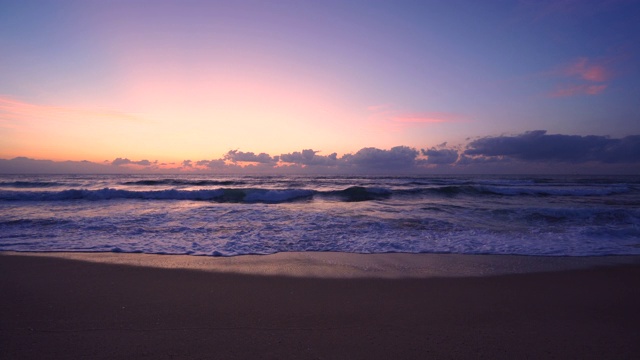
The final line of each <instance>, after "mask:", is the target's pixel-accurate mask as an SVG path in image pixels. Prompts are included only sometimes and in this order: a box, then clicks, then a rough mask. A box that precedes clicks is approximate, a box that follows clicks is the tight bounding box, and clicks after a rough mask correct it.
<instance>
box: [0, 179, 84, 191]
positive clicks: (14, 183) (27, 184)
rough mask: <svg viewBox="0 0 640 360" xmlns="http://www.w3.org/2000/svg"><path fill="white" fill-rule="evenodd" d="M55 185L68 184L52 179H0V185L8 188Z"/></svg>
mask: <svg viewBox="0 0 640 360" xmlns="http://www.w3.org/2000/svg"><path fill="white" fill-rule="evenodd" d="M56 186H69V184H68V183H59V182H54V181H0V187H9V188H21V189H29V188H48V187H56ZM72 186H78V185H77V184H73V185H72Z"/></svg>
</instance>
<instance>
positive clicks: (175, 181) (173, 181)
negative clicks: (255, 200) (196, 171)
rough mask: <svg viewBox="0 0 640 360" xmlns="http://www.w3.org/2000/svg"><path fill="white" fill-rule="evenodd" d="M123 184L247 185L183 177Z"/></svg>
mask: <svg viewBox="0 0 640 360" xmlns="http://www.w3.org/2000/svg"><path fill="white" fill-rule="evenodd" d="M120 184H121V185H137V186H229V185H245V184H246V182H245V181H239V180H181V179H160V180H137V181H126V182H122V183H120Z"/></svg>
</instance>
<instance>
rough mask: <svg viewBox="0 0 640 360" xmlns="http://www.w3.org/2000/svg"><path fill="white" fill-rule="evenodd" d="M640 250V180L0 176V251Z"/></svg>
mask: <svg viewBox="0 0 640 360" xmlns="http://www.w3.org/2000/svg"><path fill="white" fill-rule="evenodd" d="M9 250H11V251H81V252H125V253H151V254H188V255H208V256H235V255H244V254H272V253H277V252H292V251H337V252H349V253H388V252H404V253H457V254H518V255H548V256H603V255H638V254H640V177H639V176H397V177H396V176H214V175H170V176H168V175H39V176H33V175H4V176H0V251H9Z"/></svg>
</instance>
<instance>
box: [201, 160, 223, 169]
mask: <svg viewBox="0 0 640 360" xmlns="http://www.w3.org/2000/svg"><path fill="white" fill-rule="evenodd" d="M196 165H197V166H201V167H206V168H209V169H212V170H221V169H224V168H225V167H226V166H227V165H226V164H225V162H224V160H223V159H218V160H200V161H197V162H196Z"/></svg>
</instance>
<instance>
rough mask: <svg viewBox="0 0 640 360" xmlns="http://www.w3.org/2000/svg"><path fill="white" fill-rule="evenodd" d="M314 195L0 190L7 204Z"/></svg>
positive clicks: (276, 199)
mask: <svg viewBox="0 0 640 360" xmlns="http://www.w3.org/2000/svg"><path fill="white" fill-rule="evenodd" d="M312 196H313V191H311V190H302V189H300V190H295V189H294V190H267V189H215V190H176V189H171V190H152V191H132V190H121V189H111V188H104V189H101V190H87V189H71V190H63V191H30V192H23V191H0V200H5V201H65V200H91V201H100V200H118V199H134V200H136V199H137V200H195V201H216V202H246V203H260V202H262V203H280V202H288V201H295V200H299V199H302V198H309V197H312Z"/></svg>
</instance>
